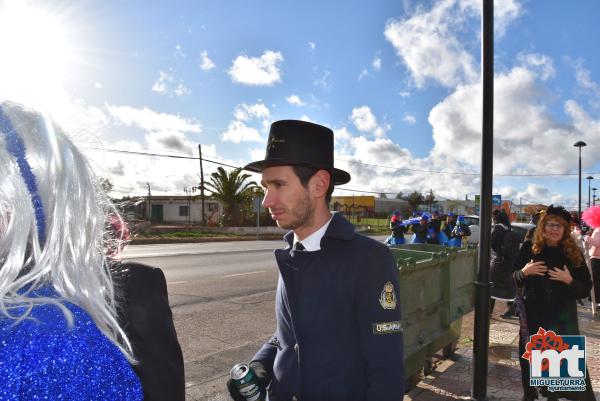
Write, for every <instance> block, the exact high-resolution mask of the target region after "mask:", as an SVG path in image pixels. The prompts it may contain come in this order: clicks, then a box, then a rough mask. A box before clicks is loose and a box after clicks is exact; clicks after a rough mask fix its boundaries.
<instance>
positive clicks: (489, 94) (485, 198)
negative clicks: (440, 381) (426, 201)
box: [471, 0, 494, 401]
mask: <svg viewBox="0 0 600 401" xmlns="http://www.w3.org/2000/svg"><path fill="white" fill-rule="evenodd" d="M482 3H483V7H482V18H481V42H482V43H481V77H482V85H481V86H482V90H483V93H482V98H483V116H482V117H483V118H482V141H481V192H480V194H481V209H480V210H481V214H480V215H479V216H480V218H479V230H480V231H479V235H480V243H479V255H478V266H477V267H478V269H477V281H475V322H474V327H473V332H474V333H473V338H474V341H473V364H472V372H473V382H472V384H471V399H472V400H476V401H487V400H488V398H487V379H488V347H489V341H490V338H489V335H490V286H491V283H490V278H489V267H490V249H491V248H490V239H491V238H490V236H491V231H492V227H491V225H492V224H491V221H490V220H491V219H490V217H491V215H492V180H493V159H494V1H493V0H482Z"/></svg>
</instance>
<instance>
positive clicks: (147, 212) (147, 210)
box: [146, 182, 152, 221]
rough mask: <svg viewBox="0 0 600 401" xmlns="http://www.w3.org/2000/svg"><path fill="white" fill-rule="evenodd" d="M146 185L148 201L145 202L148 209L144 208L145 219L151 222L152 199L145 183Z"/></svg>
mask: <svg viewBox="0 0 600 401" xmlns="http://www.w3.org/2000/svg"><path fill="white" fill-rule="evenodd" d="M146 185H147V186H148V200H147V201H146V202H147V204H148V207H147V208H146V217H148V221H151V220H152V204H151V201H150V200H151V198H152V192H150V183H149V182H147V183H146Z"/></svg>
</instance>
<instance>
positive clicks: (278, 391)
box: [254, 214, 404, 401]
mask: <svg viewBox="0 0 600 401" xmlns="http://www.w3.org/2000/svg"><path fill="white" fill-rule="evenodd" d="M285 239H286V241H287V242H288V245H289V246H288V248H287V249H278V250H276V251H275V257H276V259H277V264H278V266H279V271H280V276H279V283H278V285H277V294H276V305H275V313H276V319H277V330H276V332H275V334H274V336H273V338H272V339H271V340H270V341H269V342H267V343H266V344H265V345H264V346H263V347H262V348H261V349H260V350H259V352H258V353H257V354H256V355H255V357H254V360H257V361H260V362H262V363H263V364H264V365H265V367H266V368H267V370H268V371H270V373H272V381H271V385H270V387H269V400H270V401H282V400H285V401H292V400H300V401H309V400H310V401H327V400H339V401H342V400H344V401H350V400H352V401H354V400H355V401H367V400H368V401H386V400H390V401H392V400H393V401H398V400H402V398H403V397H404V368H403V363H404V357H403V351H404V350H403V339H402V327H401V314H400V302H399V299H400V297H399V292H398V291H399V285H398V277H399V274H398V270H397V269H396V267H395V263H394V260H393V257H392V255H391V253H390V251H389V250H388V249H387V247H386V246H385V245H383V244H382V243H379V242H377V241H375V240H373V239H371V238H368V237H365V236H363V235H360V234H356V233H355V232H354V226H353V225H352V224H351V223H349V222H348V221H347V220H346V219H345V218H344V217H342V216H341V215H338V214H335V215H334V216H333V220H332V221H331V223H330V225H329V227H328V229H327V232H326V233H325V235H324V236H323V238H322V240H321V250H319V251H315V252H306V251H291V243H292V241H293V233H292V232H290V233H288V234H287V235H286V237H285Z"/></svg>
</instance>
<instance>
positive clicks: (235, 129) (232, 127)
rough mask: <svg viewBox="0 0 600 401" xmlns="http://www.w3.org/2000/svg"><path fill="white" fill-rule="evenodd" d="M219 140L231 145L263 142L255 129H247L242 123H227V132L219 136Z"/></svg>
mask: <svg viewBox="0 0 600 401" xmlns="http://www.w3.org/2000/svg"><path fill="white" fill-rule="evenodd" d="M221 140H222V141H230V142H233V143H240V142H261V141H263V139H262V138H261V137H260V133H259V132H258V130H257V129H256V128H252V127H248V126H247V125H246V124H244V123H243V122H242V121H232V122H231V123H229V126H228V127H227V131H225V132H224V133H223V134H222V135H221Z"/></svg>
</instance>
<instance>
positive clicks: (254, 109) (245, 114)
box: [234, 103, 271, 121]
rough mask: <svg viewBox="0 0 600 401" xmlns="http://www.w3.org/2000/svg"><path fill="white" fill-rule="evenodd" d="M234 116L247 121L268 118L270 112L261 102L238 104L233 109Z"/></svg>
mask: <svg viewBox="0 0 600 401" xmlns="http://www.w3.org/2000/svg"><path fill="white" fill-rule="evenodd" d="M234 116H235V118H236V119H237V120H240V121H249V120H254V119H261V120H268V119H269V118H270V117H271V113H270V111H269V109H268V108H267V106H265V105H264V104H263V103H255V104H245V103H242V104H238V105H237V106H236V108H235V111H234Z"/></svg>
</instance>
